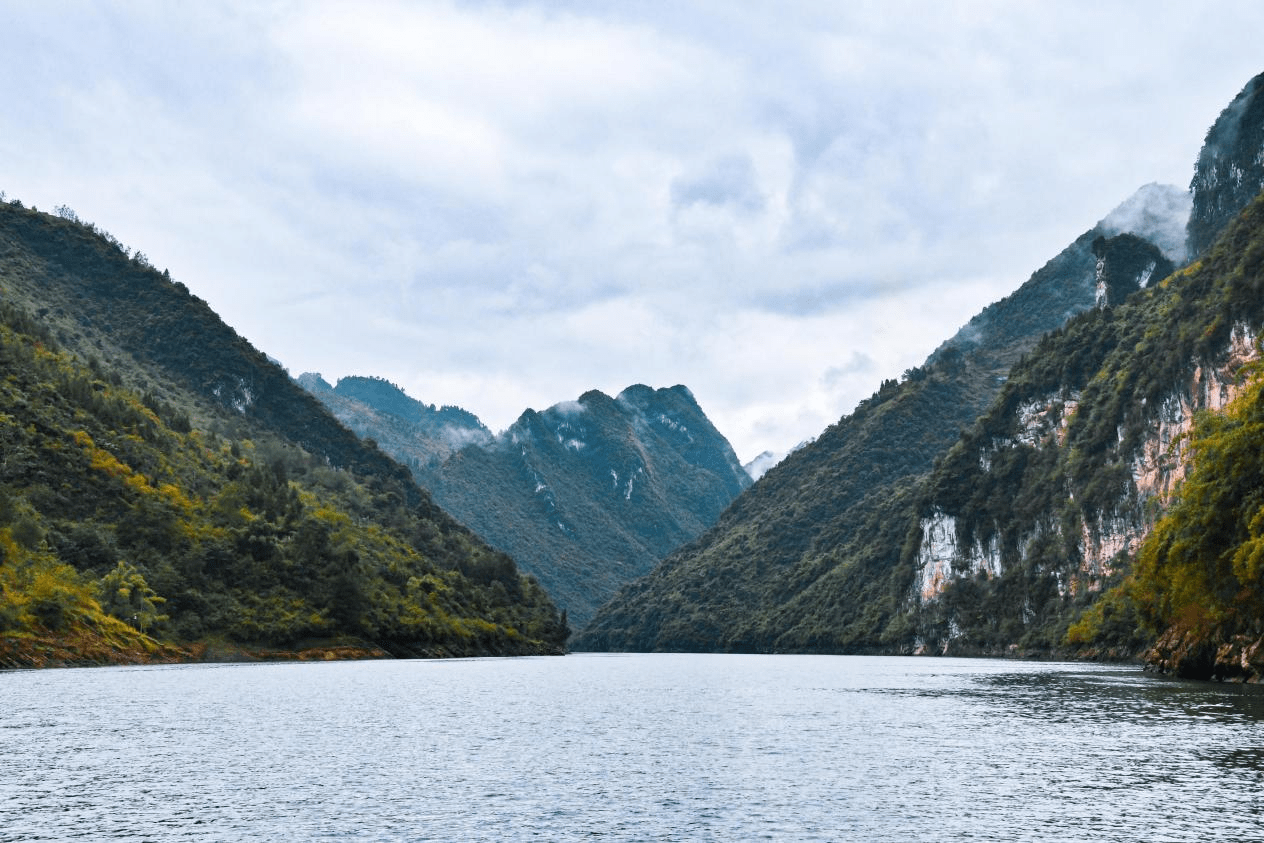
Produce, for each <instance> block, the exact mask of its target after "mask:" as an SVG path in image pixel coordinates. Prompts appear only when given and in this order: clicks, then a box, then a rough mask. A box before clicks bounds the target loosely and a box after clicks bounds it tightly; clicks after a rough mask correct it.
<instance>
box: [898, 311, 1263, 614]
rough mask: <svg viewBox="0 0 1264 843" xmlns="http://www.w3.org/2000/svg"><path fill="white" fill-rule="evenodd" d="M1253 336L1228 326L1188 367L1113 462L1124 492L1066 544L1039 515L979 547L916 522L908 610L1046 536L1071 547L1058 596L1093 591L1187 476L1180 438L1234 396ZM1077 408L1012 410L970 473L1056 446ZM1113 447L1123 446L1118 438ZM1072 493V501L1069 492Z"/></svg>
mask: <svg viewBox="0 0 1264 843" xmlns="http://www.w3.org/2000/svg"><path fill="white" fill-rule="evenodd" d="M1258 357H1259V351H1258V343H1257V342H1256V336H1255V334H1254V332H1253V331H1252V330H1251V329H1250V328H1249V326H1247V325H1245V324H1238V325H1235V326H1234V328H1233V330H1232V331H1231V333H1230V341H1229V343H1228V345H1227V347H1226V348H1224V349H1223V350H1222V352H1221V353H1220V354H1218V355H1216V357H1215V359H1214V362H1213V363H1210V364H1209V363H1206V362H1200V361H1196V360H1193V361H1190V366H1189V371H1190V377H1189V380H1188V381H1187V382H1186V383H1184V384H1183V385H1181V386H1180V387H1179V388H1178V389H1175V390H1173V391H1172V392H1170V393H1169V394H1168V395H1167V396H1166V397H1165V398H1164V399H1163V400H1162V401H1161V402H1157V403H1158V408H1157V410H1152V411H1151V418H1150V419H1149V421H1148V423H1147V428H1148V433H1147V434H1146V435H1145V436H1144V437H1142V438H1140V439H1139V440H1136V442H1135V445H1133V446H1132V447H1133V449H1134V450H1133V451H1132V452H1130V453H1122V454H1120V461H1121V462H1124V463H1126V464H1129V465H1131V467H1132V470H1131V475H1130V477H1129V478H1128V483H1127V486H1126V487H1125V488H1124V489H1122V490H1121V493H1120V495H1119V497H1118V499H1117V500H1116V501H1115V503H1114V505H1113V506H1112V507H1110V508H1109V509H1108V510H1107V511H1105V512H1102V513H1098V514H1097V515H1096V517H1093V518H1090V519H1085V520H1082V521H1081V522H1080V524H1079V529H1078V531H1077V532H1076V533H1075V534H1073V535H1070V536H1067V535H1063V534H1062V533H1061V530H1062V528H1061V527H1060V526H1057V525H1056V524H1051V523H1050V521H1049V519H1048V518H1047V517H1046V514H1045V513H1039V514H1038V515H1036V516H1035V518H1034V520H1033V521H1031V522H1029V523H1027V525H1026V526H1025V527H1022V528H1021V529H1019V530H1017V531H1015V532H1012V533H1010V534H1008V535H1002V534H999V533H993V534H992V535H990V536H989V537H988V538H987V539H986V540H981V539H979V538H978V537H975V536H971V535H969V532H968V531H967V529H966V528H965V526H964V525H963V524H959V523H958V519H957V518H955V517H953V516H951V515H948V514H945V512H944V511H943V510H935V511H934V512H932V514H931V515H929V516H927V517H924V518H923V519H922V520H921V524H920V526H921V532H922V536H923V538H922V543H921V546H920V549H919V550H918V553H917V556H916V558H915V564H916V566H917V571H918V577H917V586H916V589H915V591H916V595H915V602H917V603H918V604H920V605H922V606H925V605H928V604H930V603H933V602H934V601H935V600H937V599H938V598H939V596H940V595H941V594H942V593H943V592H944V591H945V589H947V588H948V587H949V586H950V585H951V584H952V583H953V582H955V581H959V580H961V579H964V578H970V577H977V576H983V577H986V578H989V579H990V578H992V577H997V576H1000V575H1001V574H1002V572H1003V570H1004V568H1005V562H1004V560H1003V558H1002V554H1001V552H1000V547H1001V546H1002V545H1004V546H1006V547H1010V548H1014V549H1015V552H1014V554H1013V558H1011V560H1010V564H1022V563H1025V562H1027V561H1029V558H1028V557H1029V555H1030V553H1031V551H1032V550H1033V549H1035V548H1039V547H1040V546H1041V544H1042V542H1043V541H1044V540H1045V539H1047V538H1048V537H1049V536H1050V534H1051V532H1052V533H1053V534H1055V536H1056V538H1057V540H1058V541H1059V542H1068V541H1069V543H1070V544H1071V545H1073V546H1074V549H1075V552H1074V554H1073V556H1074V558H1075V560H1077V561H1076V563H1075V566H1074V568H1072V569H1068V570H1063V571H1059V572H1057V573H1058V574H1059V576H1058V578H1057V581H1058V592H1059V594H1060V595H1062V596H1067V595H1072V596H1073V595H1074V594H1075V593H1076V592H1077V591H1079V590H1087V591H1091V592H1096V591H1100V589H1101V587H1102V585H1103V584H1104V583H1105V582H1106V580H1108V579H1109V578H1110V577H1111V575H1112V574H1113V573H1114V572H1115V570H1116V567H1117V564H1118V560H1119V559H1120V558H1121V557H1122V556H1130V555H1131V554H1133V553H1134V552H1135V551H1136V549H1137V547H1138V546H1139V545H1140V543H1141V542H1142V541H1143V540H1144V539H1145V537H1146V535H1147V534H1148V533H1149V530H1150V528H1151V527H1152V526H1153V519H1154V514H1155V508H1154V506H1153V505H1152V502H1153V501H1155V500H1156V499H1157V500H1158V501H1159V502H1162V501H1163V500H1164V499H1166V498H1167V496H1169V495H1170V494H1171V492H1172V491H1173V489H1174V488H1175V486H1176V484H1177V483H1178V482H1179V481H1180V480H1181V479H1182V478H1183V477H1184V475H1185V471H1186V469H1187V464H1188V463H1187V459H1186V456H1187V455H1186V453H1185V444H1186V437H1187V435H1188V433H1189V432H1190V430H1192V428H1193V423H1194V415H1195V414H1196V413H1198V412H1199V411H1202V410H1212V411H1216V410H1220V409H1222V408H1223V407H1224V406H1225V405H1226V404H1228V403H1229V402H1230V401H1232V400H1233V399H1234V398H1235V397H1236V396H1237V395H1238V394H1239V392H1240V390H1241V388H1242V387H1241V384H1240V383H1239V382H1238V379H1237V378H1236V377H1235V373H1236V372H1237V371H1238V370H1239V369H1241V368H1242V366H1244V365H1245V364H1247V363H1249V362H1251V361H1253V360H1256V359H1258ZM1078 409H1079V405H1078V400H1077V398H1070V397H1068V396H1063V395H1061V394H1058V395H1051V396H1049V397H1047V398H1046V399H1044V400H1040V401H1032V402H1024V403H1022V404H1020V405H1018V407H1017V408H1016V410H1015V412H1014V417H1013V421H1012V424H1011V428H1012V429H1013V430H1014V431H1015V432H1014V434H1013V435H1010V436H1001V437H998V438H996V439H993V440H991V442H990V443H989V444H988V445H986V446H985V447H983V448H982V449H981V450H980V453H979V465H980V467H981V468H982V470H983V471H984V472H987V471H990V470H991V468H992V465H993V463H995V462H997V461H998V460H999V458H1000V456H999V452H1001V451H1002V450H1005V449H1014V448H1019V447H1023V448H1033V447H1042V448H1061V447H1063V446H1064V445H1065V438H1064V435H1065V434H1064V431H1065V429H1066V426H1067V423H1068V422H1069V419H1070V417H1071V414H1072V413H1074V412H1076V411H1077V410H1078ZM1114 447H1115V448H1117V449H1120V448H1123V447H1125V443H1124V442H1123V441H1122V440H1120V441H1118V442H1116V443H1115V445H1114ZM1072 494H1073V493H1072Z"/></svg>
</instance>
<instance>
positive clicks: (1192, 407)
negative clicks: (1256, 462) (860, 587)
mask: <svg viewBox="0 0 1264 843" xmlns="http://www.w3.org/2000/svg"><path fill="white" fill-rule="evenodd" d="M1261 293H1264V199H1261V200H1257V201H1256V202H1255V203H1253V204H1252V205H1251V206H1250V207H1248V208H1247V209H1246V211H1244V212H1243V214H1242V215H1241V217H1240V218H1239V220H1237V221H1236V222H1235V223H1234V224H1233V225H1232V226H1231V227H1230V228H1229V230H1228V231H1227V232H1226V233H1225V236H1224V237H1223V238H1222V239H1221V240H1220V241H1218V242H1217V244H1216V245H1215V246H1214V247H1213V248H1212V249H1211V250H1210V251H1209V252H1207V253H1206V254H1205V255H1204V256H1203V257H1202V258H1201V259H1200V260H1198V261H1197V262H1195V263H1194V264H1192V265H1191V266H1190V267H1188V268H1187V269H1185V270H1182V271H1181V272H1178V273H1176V274H1175V275H1173V276H1171V277H1169V278H1168V279H1167V280H1166V281H1164V282H1162V283H1161V284H1160V285H1159V286H1158V287H1156V288H1151V289H1147V290H1146V291H1144V292H1143V293H1140V294H1137V295H1135V296H1133V297H1132V298H1131V299H1130V300H1129V301H1128V302H1127V303H1126V304H1123V305H1121V306H1118V307H1108V308H1105V309H1103V310H1100V311H1097V312H1094V313H1092V314H1088V315H1086V316H1084V317H1081V318H1079V319H1077V320H1075V321H1074V322H1072V323H1071V324H1070V325H1068V326H1067V328H1066V329H1065V330H1063V331H1059V332H1056V333H1055V334H1053V335H1051V336H1050V337H1048V338H1047V339H1046V340H1045V341H1044V342H1042V343H1041V344H1040V346H1039V347H1038V348H1037V349H1036V351H1035V353H1034V354H1033V355H1032V356H1031V357H1030V358H1029V359H1028V360H1027V361H1026V363H1024V364H1023V365H1020V366H1018V367H1016V368H1015V369H1014V371H1013V373H1012V376H1011V378H1010V380H1009V382H1008V383H1007V384H1006V386H1005V389H1004V391H1003V392H1002V394H1001V396H1000V398H999V399H998V401H997V403H996V404H995V405H994V406H993V407H992V408H991V410H990V411H989V412H988V413H987V414H985V415H984V416H983V417H982V418H981V419H980V420H979V421H978V423H977V424H975V425H974V426H973V427H972V428H971V429H970V431H969V432H967V434H966V435H964V436H963V438H962V439H961V441H960V442H958V443H957V444H956V445H955V446H954V447H953V448H952V450H951V451H950V452H949V453H948V455H947V456H946V457H945V458H944V460H943V461H942V462H941V463H940V464H939V465H938V466H937V467H936V469H935V471H934V473H933V474H932V476H931V478H930V480H929V482H928V483H927V484H926V486H925V487H924V490H923V491H922V493H921V494H920V495H919V496H918V499H917V502H916V504H915V506H916V509H917V514H918V516H919V522H918V524H917V526H916V527H915V529H914V531H913V533H912V536H911V537H910V540H909V541H908V542H907V543H906V550H905V552H904V553H903V554H902V555H901V558H900V561H899V563H898V565H897V566H896V568H895V569H893V570H895V571H897V572H908V573H911V575H912V577H911V581H910V587H909V594H910V597H909V598H908V600H909V603H910V604H911V605H912V606H913V611H912V613H911V615H910V617H911V618H912V619H913V620H914V622H913V627H914V628H913V629H911V630H909V631H911V632H912V634H913V636H914V637H913V639H911V643H912V645H913V646H914V647H915V648H917V649H924V650H929V651H938V652H943V651H949V652H987V653H1002V652H1005V651H1006V649H1007V648H1010V647H1018V648H1027V647H1033V648H1038V649H1043V650H1048V649H1053V648H1057V647H1059V646H1061V645H1062V643H1063V640H1064V636H1065V634H1066V632H1067V629H1068V626H1069V624H1070V622H1071V621H1072V619H1073V618H1075V616H1076V615H1077V613H1078V612H1080V611H1081V610H1082V609H1083V608H1084V607H1085V606H1087V605H1089V604H1090V603H1093V602H1095V601H1096V599H1097V597H1098V596H1099V595H1100V594H1101V593H1102V591H1103V590H1104V589H1105V588H1108V587H1109V586H1111V585H1113V584H1115V583H1117V582H1118V581H1119V579H1120V577H1122V576H1123V575H1124V574H1125V573H1126V572H1127V571H1128V570H1129V569H1130V566H1131V560H1132V557H1133V555H1134V554H1135V552H1136V551H1137V549H1138V547H1139V546H1140V545H1141V544H1142V542H1143V541H1144V540H1145V538H1146V537H1147V535H1148V534H1149V533H1150V531H1151V530H1152V528H1153V525H1154V521H1155V518H1156V517H1157V516H1158V514H1160V513H1161V512H1162V511H1163V510H1164V508H1165V507H1166V506H1167V505H1168V503H1169V502H1170V500H1171V497H1172V494H1173V490H1174V488H1175V487H1176V484H1177V483H1178V482H1179V481H1180V480H1181V479H1182V478H1183V477H1184V476H1185V474H1186V473H1187V471H1188V469H1189V459H1190V453H1191V452H1190V447H1189V438H1188V437H1189V434H1190V431H1191V430H1192V428H1193V427H1194V424H1195V420H1196V419H1197V418H1199V414H1200V413H1203V412H1208V411H1214V412H1219V411H1222V410H1223V409H1224V408H1225V407H1226V406H1227V405H1228V404H1230V402H1232V401H1233V400H1234V399H1235V397H1237V396H1238V394H1239V393H1240V392H1241V391H1242V390H1243V388H1244V386H1243V383H1242V382H1241V373H1242V372H1243V370H1244V367H1245V366H1246V365H1247V364H1248V363H1249V362H1250V361H1253V360H1255V359H1257V358H1258V357H1259V354H1260V350H1259V341H1258V337H1259V333H1260V328H1261V325H1264V296H1262V295H1261ZM1257 445H1259V446H1264V441H1262V442H1258V443H1257ZM1248 485H1249V484H1248ZM1258 488H1259V487H1258V486H1256V487H1253V488H1252V489H1251V493H1252V494H1258ZM1198 529H1199V531H1211V532H1214V533H1216V534H1217V535H1219V534H1220V530H1219V527H1217V526H1216V525H1214V524H1212V523H1211V522H1210V521H1208V522H1207V523H1205V524H1203V525H1202V526H1201V527H1199V528H1198ZM901 575H902V574H901ZM893 576H895V575H893ZM1121 606H1122V604H1116V605H1114V606H1113V608H1112V609H1111V610H1110V612H1108V613H1107V614H1106V615H1102V614H1101V613H1102V612H1103V611H1104V609H1100V608H1099V609H1098V615H1097V618H1096V620H1095V621H1092V622H1090V623H1088V624H1087V625H1081V626H1080V627H1078V628H1077V629H1076V632H1075V633H1074V634H1073V635H1072V636H1071V639H1072V640H1071V643H1072V644H1075V643H1084V644H1091V645H1093V646H1094V647H1095V648H1096V649H1097V650H1099V651H1103V650H1104V651H1109V652H1113V653H1115V654H1120V655H1123V654H1129V653H1135V652H1137V651H1139V650H1140V649H1141V648H1142V647H1143V646H1144V645H1145V644H1146V643H1147V638H1148V637H1149V636H1150V635H1151V634H1152V633H1153V631H1154V630H1153V629H1151V630H1149V631H1147V629H1146V628H1145V627H1144V625H1143V624H1142V623H1141V622H1140V621H1141V619H1140V618H1138V617H1137V616H1136V613H1135V611H1134V610H1133V609H1128V610H1126V611H1123V610H1121ZM1177 614H1179V612H1178V613H1177ZM1258 619H1259V616H1258V615H1257V616H1256V617H1255V619H1254V622H1256V623H1258ZM1174 620H1175V619H1174V618H1173V617H1172V616H1171V615H1170V614H1169V615H1168V616H1167V617H1166V618H1164V619H1162V620H1161V622H1160V624H1159V626H1158V629H1162V628H1163V626H1164V625H1166V624H1168V623H1172V622H1174ZM1208 634H1210V633H1208Z"/></svg>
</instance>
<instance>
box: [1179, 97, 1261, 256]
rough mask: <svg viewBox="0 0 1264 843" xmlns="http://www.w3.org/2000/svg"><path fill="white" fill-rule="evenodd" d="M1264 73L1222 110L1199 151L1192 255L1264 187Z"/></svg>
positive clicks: (1193, 185) (1191, 224) (1192, 184)
mask: <svg viewBox="0 0 1264 843" xmlns="http://www.w3.org/2000/svg"><path fill="white" fill-rule="evenodd" d="M1261 92H1264V73H1261V74H1260V75H1259V76H1256V77H1255V78H1254V79H1252V80H1251V81H1250V82H1248V83H1247V84H1246V87H1245V88H1243V89H1242V92H1241V93H1239V94H1238V95H1237V96H1236V97H1234V99H1233V102H1231V103H1229V105H1228V106H1226V107H1225V109H1224V111H1222V112H1220V116H1219V117H1218V118H1216V122H1215V123H1213V124H1212V126H1211V129H1210V130H1208V132H1207V140H1206V142H1205V143H1204V144H1203V148H1202V151H1201V152H1200V153H1199V155H1198V163H1197V165H1196V166H1195V168H1194V178H1193V181H1191V182H1190V190H1191V191H1192V192H1193V195H1194V203H1193V210H1192V212H1191V214H1190V218H1189V229H1188V232H1189V254H1190V255H1191V256H1194V255H1198V254H1200V253H1201V252H1202V251H1203V250H1204V249H1206V248H1207V247H1208V246H1210V245H1211V243H1212V241H1213V240H1215V239H1216V235H1217V234H1219V233H1220V231H1221V230H1222V229H1223V228H1224V227H1225V225H1227V224H1228V223H1229V221H1230V220H1232V219H1233V218H1234V217H1236V216H1237V215H1238V212H1239V211H1241V210H1242V209H1243V208H1245V207H1246V205H1247V203H1249V202H1250V201H1251V200H1252V199H1254V198H1255V195H1256V194H1257V193H1259V192H1260V190H1261V189H1262V188H1264V94H1262V93H1261Z"/></svg>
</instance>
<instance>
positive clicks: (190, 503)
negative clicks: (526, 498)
mask: <svg viewBox="0 0 1264 843" xmlns="http://www.w3.org/2000/svg"><path fill="white" fill-rule="evenodd" d="M71 216H72V215H71V214H69V213H68V212H63V214H62V215H61V216H58V217H55V216H50V215H46V214H40V213H38V212H35V211H28V210H25V209H23V208H21V207H20V205H18V204H17V203H6V204H0V317H3V318H2V319H0V356H2V357H3V360H4V363H5V366H4V370H5V379H4V382H3V384H2V385H0V447H2V453H3V457H4V459H3V460H0V554H2V555H0V562H2V564H0V574H2V576H0V584H2V585H3V589H2V592H0V650H3V653H2V654H0V657H2V658H3V660H4V663H6V664H20V663H40V661H41V659H43V658H44V656H43V655H41V654H43V653H46V652H53V653H56V654H57V655H56V656H55V658H57V659H60V660H63V661H66V660H69V661H75V660H84V659H87V660H114V659H123V658H129V659H130V658H136V659H143V658H147V657H151V656H153V654H155V653H161V654H165V656H164V657H177V656H178V657H187V656H188V654H189V652H190V651H189V650H188V649H185V650H183V651H175V650H172V649H171V648H170V647H168V648H167V649H166V650H163V649H162V648H160V647H159V645H158V644H157V643H155V640H154V638H155V637H156V638H158V639H161V640H163V641H167V642H172V643H175V644H180V645H189V644H193V643H198V642H202V643H205V642H207V641H215V642H220V645H221V646H230V647H245V648H260V647H263V648H277V647H283V648H293V647H299V646H316V645H320V646H323V647H325V648H329V647H330V646H332V645H344V646H351V647H353V649H354V651H355V652H361V653H363V652H369V651H377V652H379V653H380V652H383V651H386V652H390V653H397V654H453V653H460V654H480V653H493V652H503V653H538V652H550V651H557V650H558V649H559V648H560V647H561V646H562V643H563V641H564V640H565V636H566V634H567V631H566V630H565V628H564V626H563V625H562V623H561V621H560V618H559V617H558V615H557V611H556V609H555V607H554V606H553V605H552V603H550V601H549V600H548V598H547V596H546V595H545V594H544V593H543V591H542V590H541V589H540V587H539V585H538V584H537V583H535V581H534V580H530V579H527V578H524V577H522V576H521V575H520V574H519V573H518V571H517V569H516V567H515V566H514V563H513V561H512V560H511V559H509V558H508V557H507V556H505V555H504V554H501V553H498V552H496V551H493V550H492V549H491V548H489V547H488V546H487V545H486V544H484V543H483V542H481V541H480V540H479V539H478V538H477V537H475V536H474V535H473V534H471V533H470V532H469V531H468V530H467V529H466V528H464V527H462V526H461V525H459V524H458V523H457V522H455V521H454V520H452V519H451V518H450V517H449V516H447V515H446V514H444V513H443V512H442V511H441V510H439V508H438V507H437V506H435V505H434V503H433V502H432V501H431V500H430V498H429V496H428V495H427V494H426V493H425V492H423V491H422V490H421V489H420V488H418V487H417V486H416V484H415V483H414V482H413V481H412V479H411V477H410V476H409V474H408V472H407V470H406V469H404V468H403V467H402V466H400V465H398V464H397V463H395V462H394V461H392V460H390V459H389V458H388V457H386V456H385V455H384V454H382V453H381V452H380V451H377V450H376V449H374V448H371V447H367V446H366V445H364V444H363V443H361V442H360V441H359V440H358V439H357V438H356V437H355V436H354V434H352V433H351V432H350V431H348V430H346V429H345V428H344V427H342V425H340V424H339V423H338V422H337V421H336V420H335V419H334V418H333V417H332V416H330V415H329V414H328V413H327V412H326V411H325V410H324V409H323V407H321V405H320V404H319V403H318V402H316V401H315V400H314V399H313V398H311V397H310V396H309V395H307V394H306V393H305V392H304V391H303V390H301V389H300V388H298V387H297V386H296V385H294V384H292V383H291V381H290V380H289V378H288V377H287V376H286V375H285V373H284V372H283V371H281V370H280V369H279V368H278V367H276V366H275V365H274V364H272V363H271V362H269V361H268V360H267V359H266V358H265V357H264V356H263V355H262V354H260V353H259V352H257V351H255V350H254V349H253V348H251V347H250V346H249V344H248V343H246V342H245V341H244V340H242V339H241V338H240V337H238V336H237V335H236V334H235V333H234V332H233V331H232V330H231V329H229V328H228V327H227V326H225V325H223V323H222V322H220V321H219V319H218V317H216V316H215V314H214V313H213V312H211V311H210V309H209V308H208V307H207V306H206V305H205V303H203V302H200V301H198V300H197V299H195V298H193V297H192V296H190V295H189V294H188V292H187V291H186V290H185V289H183V287H181V286H180V285H178V284H176V283H173V282H172V281H171V280H170V279H169V277H168V276H167V275H166V274H165V273H161V274H160V273H158V272H156V271H155V270H154V269H153V268H152V267H150V266H149V265H148V263H147V262H146V261H145V260H144V258H143V256H141V255H137V256H129V255H128V253H127V252H126V250H124V249H122V248H121V247H120V246H119V245H118V244H117V242H116V241H114V240H113V239H112V238H110V237H109V236H108V235H104V234H102V233H100V232H98V231H97V230H96V229H95V228H94V227H92V226H89V225H85V224H82V223H80V222H78V221H77V220H75V219H68V218H64V217H71ZM128 630H130V632H129V631H128ZM32 642H35V643H32ZM326 651H327V652H335V650H328V649H327V650H326ZM343 652H346V650H343Z"/></svg>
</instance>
